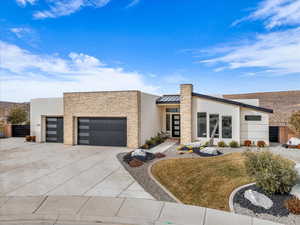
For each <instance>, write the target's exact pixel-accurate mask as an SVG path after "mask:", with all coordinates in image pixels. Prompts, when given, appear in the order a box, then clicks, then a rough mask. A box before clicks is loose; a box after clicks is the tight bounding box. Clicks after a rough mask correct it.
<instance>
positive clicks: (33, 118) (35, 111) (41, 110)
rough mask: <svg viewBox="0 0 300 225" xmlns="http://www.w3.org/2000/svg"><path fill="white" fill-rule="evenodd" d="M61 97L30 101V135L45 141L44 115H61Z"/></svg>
mask: <svg viewBox="0 0 300 225" xmlns="http://www.w3.org/2000/svg"><path fill="white" fill-rule="evenodd" d="M63 114H64V107H63V98H37V99H32V100H31V101H30V135H31V136H36V141H37V142H43V141H45V132H46V130H45V129H46V127H45V126H46V123H45V118H46V116H63Z"/></svg>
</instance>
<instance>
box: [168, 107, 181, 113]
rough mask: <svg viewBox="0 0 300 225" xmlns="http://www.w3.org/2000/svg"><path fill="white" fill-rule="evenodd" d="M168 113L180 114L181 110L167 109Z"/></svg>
mask: <svg viewBox="0 0 300 225" xmlns="http://www.w3.org/2000/svg"><path fill="white" fill-rule="evenodd" d="M166 112H168V113H177V112H180V110H179V108H167V109H166Z"/></svg>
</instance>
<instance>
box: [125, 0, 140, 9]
mask: <svg viewBox="0 0 300 225" xmlns="http://www.w3.org/2000/svg"><path fill="white" fill-rule="evenodd" d="M139 3H140V0H132V1H131V2H130V3H129V4H128V5H127V7H126V8H130V7H133V6H135V5H137V4H139Z"/></svg>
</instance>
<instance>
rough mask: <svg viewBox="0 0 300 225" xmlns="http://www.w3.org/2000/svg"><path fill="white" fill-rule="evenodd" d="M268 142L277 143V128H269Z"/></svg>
mask: <svg viewBox="0 0 300 225" xmlns="http://www.w3.org/2000/svg"><path fill="white" fill-rule="evenodd" d="M269 139H270V142H279V127H273V126H271V127H269Z"/></svg>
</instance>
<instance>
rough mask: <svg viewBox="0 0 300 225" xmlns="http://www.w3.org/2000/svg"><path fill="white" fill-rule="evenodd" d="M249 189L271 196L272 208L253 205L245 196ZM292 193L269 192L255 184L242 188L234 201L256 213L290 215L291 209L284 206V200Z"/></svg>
mask: <svg viewBox="0 0 300 225" xmlns="http://www.w3.org/2000/svg"><path fill="white" fill-rule="evenodd" d="M247 190H253V191H257V192H259V193H261V194H264V195H266V196H267V197H268V198H270V199H271V200H272V201H273V206H272V207H271V208H270V209H265V208H263V207H258V206H255V205H253V204H252V203H251V202H250V201H249V200H248V199H246V198H245V197H244V193H245V191H247ZM290 197H291V195H289V194H284V195H281V194H268V193H265V192H264V191H263V190H262V189H260V188H259V187H257V186H256V185H255V184H253V185H251V186H248V187H245V188H242V189H241V190H239V191H238V192H237V193H236V194H235V196H234V197H233V203H234V204H239V205H240V206H241V207H243V208H246V209H249V210H251V211H252V212H254V213H256V214H270V215H273V216H280V217H282V216H288V215H289V211H288V209H287V208H285V207H284V201H285V200H287V199H289V198H290Z"/></svg>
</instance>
